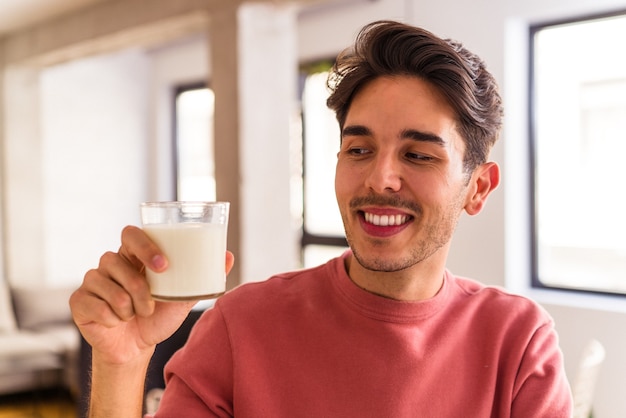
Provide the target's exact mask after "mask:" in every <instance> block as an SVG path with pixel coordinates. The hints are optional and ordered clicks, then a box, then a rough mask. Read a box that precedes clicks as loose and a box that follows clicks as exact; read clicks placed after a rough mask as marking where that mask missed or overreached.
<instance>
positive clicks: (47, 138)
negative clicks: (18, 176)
mask: <svg viewBox="0 0 626 418" xmlns="http://www.w3.org/2000/svg"><path fill="white" fill-rule="evenodd" d="M147 70H148V59H147V58H146V56H145V54H144V53H142V52H140V51H136V50H130V51H123V52H120V53H116V54H112V55H106V56H99V57H93V58H88V59H84V60H79V61H73V62H70V63H67V64H63V65H59V66H55V67H50V68H48V69H46V70H44V71H42V72H41V77H40V105H41V108H40V109H41V133H42V135H41V150H42V154H41V161H40V163H41V167H42V168H41V170H42V172H41V175H42V179H43V183H42V191H43V201H42V205H43V208H42V212H43V239H44V241H43V247H44V248H43V250H44V252H43V254H44V260H45V261H44V270H43V274H44V277H43V279H44V282H45V283H47V284H50V285H67V284H78V283H79V282H80V280H82V276H83V275H84V273H85V272H86V271H87V270H88V269H89V268H92V267H95V266H96V265H97V262H98V256H99V254H102V253H103V252H104V251H106V250H112V249H116V248H117V247H118V246H119V235H120V231H121V228H122V227H123V226H124V225H126V224H129V223H135V224H136V223H137V221H138V218H139V216H138V215H139V208H138V204H139V202H140V201H143V200H145V196H146V193H145V186H144V185H145V184H146V179H147V177H148V173H147V158H146V151H145V150H146V148H147V140H148V136H147V134H146V132H147V126H148V120H147V116H148V102H147V91H148V87H149V84H148V79H149V78H148V77H147V76H146V75H147V74H148V72H147ZM30 257H32V254H30V253H20V254H16V255H15V257H14V259H13V260H12V262H13V265H18V263H19V264H24V263H27V262H28V259H29V258H30ZM24 279H28V280H29V281H30V280H33V281H35V282H36V281H37V280H39V281H40V280H41V278H36V277H32V278H24Z"/></svg>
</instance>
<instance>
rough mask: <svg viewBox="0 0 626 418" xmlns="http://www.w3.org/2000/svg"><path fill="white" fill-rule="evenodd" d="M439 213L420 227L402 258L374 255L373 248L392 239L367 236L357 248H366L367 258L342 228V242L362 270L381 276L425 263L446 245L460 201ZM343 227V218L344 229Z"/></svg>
mask: <svg viewBox="0 0 626 418" xmlns="http://www.w3.org/2000/svg"><path fill="white" fill-rule="evenodd" d="M418 213H419V214H420V215H421V214H422V213H423V211H421V209H420V210H419V211H418ZM441 213H442V216H441V217H440V218H438V219H436V220H434V221H431V222H429V223H427V224H425V225H422V226H420V228H421V229H422V231H421V235H422V238H420V239H419V240H418V241H417V242H415V241H413V243H412V244H411V248H410V249H409V250H408V254H406V255H403V254H402V253H399V254H397V256H394V257H386V256H377V255H376V254H375V249H376V247H380V248H383V247H385V246H387V245H389V243H388V240H390V239H393V237H391V238H386V239H380V238H372V237H368V238H367V242H365V243H362V244H361V245H363V246H367V247H370V251H371V252H372V255H370V256H367V255H366V254H364V253H366V252H367V251H365V248H364V249H363V251H361V249H360V248H359V244H358V243H357V242H356V241H355V240H354V239H353V236H352V233H351V231H350V228H348V227H347V226H346V227H345V230H346V239H347V241H348V245H349V246H350V249H351V250H352V254H353V255H354V258H355V259H356V260H357V262H358V263H359V264H360V265H361V266H362V267H363V268H365V269H366V270H370V271H375V272H384V273H392V272H398V271H402V270H405V269H408V268H410V267H413V266H415V265H417V264H419V263H421V262H423V261H424V260H427V259H428V258H430V257H431V256H432V255H433V254H435V253H436V252H437V251H439V250H440V249H441V248H442V247H444V246H445V245H447V244H448V243H449V242H450V240H451V239H452V235H453V233H454V231H455V229H456V226H457V224H458V220H459V217H460V214H461V205H460V201H459V200H458V199H456V200H455V201H453V202H451V204H450V205H449V206H448V207H446V208H442V209H441ZM420 218H421V216H418V217H416V218H415V219H413V221H412V222H415V223H419V222H420V220H421V219H420ZM345 224H346V221H345V219H344V226H345ZM372 249H373V250H372Z"/></svg>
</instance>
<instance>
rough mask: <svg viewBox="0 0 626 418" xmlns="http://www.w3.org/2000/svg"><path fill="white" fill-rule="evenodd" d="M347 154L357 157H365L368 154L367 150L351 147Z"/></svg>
mask: <svg viewBox="0 0 626 418" xmlns="http://www.w3.org/2000/svg"><path fill="white" fill-rule="evenodd" d="M347 153H348V154H350V155H356V156H358V155H365V154H367V153H369V150H368V149H367V148H363V147H351V148H348V149H347Z"/></svg>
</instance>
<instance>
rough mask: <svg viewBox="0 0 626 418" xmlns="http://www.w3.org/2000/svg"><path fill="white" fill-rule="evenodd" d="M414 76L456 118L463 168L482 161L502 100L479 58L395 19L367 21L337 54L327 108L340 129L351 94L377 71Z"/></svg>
mask: <svg viewBox="0 0 626 418" xmlns="http://www.w3.org/2000/svg"><path fill="white" fill-rule="evenodd" d="M394 75H407V76H415V77H419V78H421V79H423V80H425V81H427V82H429V83H431V84H432V85H433V86H435V87H436V88H437V89H438V90H439V91H440V92H441V93H442V94H443V95H444V96H445V97H446V98H447V100H448V102H449V104H450V105H451V106H452V108H453V109H454V110H455V112H456V114H457V117H458V124H459V126H458V129H459V133H460V134H461V136H462V137H463V138H464V140H465V144H466V151H465V157H464V167H465V170H466V171H468V172H471V171H473V170H474V169H475V168H476V167H477V166H478V165H480V164H482V163H484V162H486V161H487V157H488V155H489V151H490V150H491V147H492V146H493V144H494V143H495V142H496V140H497V139H498V136H499V132H500V128H501V126H502V116H503V110H502V100H501V98H500V95H499V93H498V86H497V83H496V81H495V79H494V78H493V76H492V75H491V74H490V73H489V72H488V71H487V70H486V68H485V64H484V62H483V61H482V60H481V59H480V58H479V57H478V56H476V55H475V54H473V53H471V52H470V51H468V50H467V49H465V48H464V47H463V46H462V45H461V44H460V43H458V42H456V41H452V40H449V39H441V38H439V37H437V36H435V35H433V34H432V33H430V32H428V31H426V30H424V29H421V28H417V27H414V26H409V25H406V24H403V23H399V22H392V21H378V22H373V23H370V24H368V25H366V26H365V27H364V28H363V29H361V31H360V32H359V35H358V36H357V39H356V41H355V43H354V46H353V47H351V48H347V49H345V50H344V51H343V52H342V53H340V54H339V56H338V57H337V60H336V62H335V64H334V66H333V68H332V70H331V73H330V75H329V78H328V87H329V88H330V90H331V95H330V97H329V98H328V102H327V104H328V107H330V108H331V109H332V110H334V111H335V113H336V115H337V120H338V121H339V127H340V129H343V126H344V123H345V121H346V115H347V113H348V109H349V108H350V104H351V102H352V98H353V97H354V95H355V94H356V93H357V92H358V91H359V89H360V88H362V87H363V86H364V85H365V84H366V83H368V82H369V81H372V80H374V79H375V78H377V77H380V76H394Z"/></svg>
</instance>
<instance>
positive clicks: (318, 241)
mask: <svg viewBox="0 0 626 418" xmlns="http://www.w3.org/2000/svg"><path fill="white" fill-rule="evenodd" d="M333 63H334V57H333V58H327V59H317V60H313V61H310V62H306V63H302V64H301V65H300V67H299V71H298V81H299V82H298V99H299V100H300V103H302V96H303V94H304V86H305V82H306V79H307V77H308V76H309V75H311V74H315V73H318V72H321V71H320V70H322V68H330V66H332V64H333ZM322 71H326V70H322ZM300 121H301V124H302V149H301V152H302V228H301V233H302V235H301V238H300V257H301V261H302V262H304V252H305V248H306V247H307V246H309V245H318V246H327V247H348V241H347V239H346V237H345V235H343V236H339V235H325V234H315V233H312V232H309V230H308V229H307V225H306V207H307V205H306V181H305V180H306V175H307V167H306V155H305V154H306V143H307V137H306V129H305V123H306V122H305V117H304V108H303V106H301V107H300Z"/></svg>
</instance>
